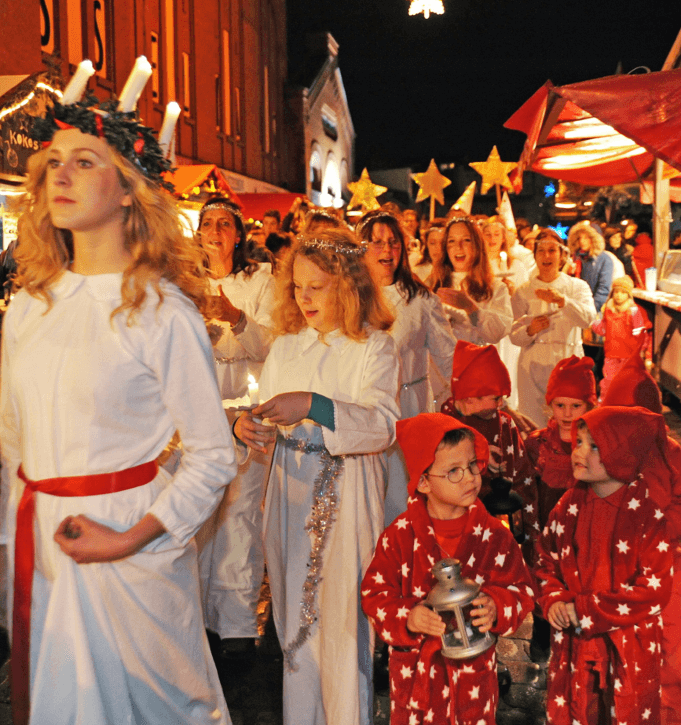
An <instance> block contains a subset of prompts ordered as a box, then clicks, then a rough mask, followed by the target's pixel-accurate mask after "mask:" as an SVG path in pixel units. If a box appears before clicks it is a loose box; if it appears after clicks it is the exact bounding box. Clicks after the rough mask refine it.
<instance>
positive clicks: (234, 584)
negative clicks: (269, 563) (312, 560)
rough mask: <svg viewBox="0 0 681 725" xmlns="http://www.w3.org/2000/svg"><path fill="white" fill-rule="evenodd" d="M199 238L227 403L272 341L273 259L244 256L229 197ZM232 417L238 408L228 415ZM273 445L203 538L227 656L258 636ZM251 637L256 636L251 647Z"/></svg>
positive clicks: (217, 203)
mask: <svg viewBox="0 0 681 725" xmlns="http://www.w3.org/2000/svg"><path fill="white" fill-rule="evenodd" d="M198 235H199V239H200V242H201V245H202V247H203V248H204V250H205V251H206V253H207V255H208V260H209V265H210V286H211V293H212V297H211V303H212V304H211V308H212V309H211V315H212V318H211V320H210V323H209V330H210V332H211V337H212V339H213V354H214V357H215V370H216V373H217V377H218V385H219V386H220V394H221V396H222V399H223V400H234V399H237V398H242V397H244V396H245V395H246V394H247V393H248V384H249V381H248V379H249V375H251V376H253V378H254V380H256V381H257V378H258V376H259V374H260V369H261V368H262V364H263V363H264V362H265V358H266V357H267V354H268V352H269V350H270V346H271V344H272V308H273V305H274V279H273V277H272V274H271V272H270V265H269V264H255V263H253V262H251V261H249V260H248V259H247V257H246V252H245V242H246V230H245V226H244V221H243V219H242V217H241V213H240V212H239V209H238V207H237V206H236V205H234V204H233V203H232V202H230V201H229V200H228V199H224V198H222V197H214V198H213V199H210V200H209V201H208V202H206V204H205V205H204V206H203V208H202V210H201V214H200V216H199V226H198ZM228 418H229V419H230V422H231V423H233V422H234V417H233V413H231V412H228ZM271 454H272V450H271V448H270V450H269V451H268V452H267V453H254V454H253V455H252V456H250V457H249V458H248V459H247V460H246V461H244V462H243V463H242V464H241V465H240V466H239V472H238V474H237V476H236V478H235V479H234V480H233V481H232V483H231V484H230V486H229V488H228V489H227V491H226V492H225V497H224V499H223V500H222V503H221V504H220V506H219V507H218V509H217V511H216V512H215V513H214V514H213V516H212V517H211V518H210V519H209V520H208V521H207V522H206V524H205V525H204V526H203V528H202V529H201V531H200V532H199V536H198V537H197V543H198V545H199V552H200V554H199V568H200V572H201V589H202V594H203V602H204V616H205V619H206V627H207V629H209V630H211V631H213V632H215V633H217V634H218V635H219V637H220V639H221V640H227V641H225V642H223V648H222V650H223V651H224V653H225V654H229V652H230V651H236V652H241V651H247V650H248V645H249V642H248V640H249V639H250V640H253V639H254V638H255V637H257V636H258V626H257V604H258V598H259V596H260V586H261V584H262V578H263V573H264V565H265V560H264V551H263V545H262V501H263V498H264V495H265V482H266V480H267V473H268V471H269V466H270V459H271ZM253 644H254V642H253V641H251V642H250V645H251V649H252V647H253Z"/></svg>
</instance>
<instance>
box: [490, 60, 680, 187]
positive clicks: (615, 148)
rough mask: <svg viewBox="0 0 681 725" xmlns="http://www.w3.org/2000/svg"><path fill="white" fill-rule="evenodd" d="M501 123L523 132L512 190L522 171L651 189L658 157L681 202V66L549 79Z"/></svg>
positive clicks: (586, 183) (606, 184) (518, 181)
mask: <svg viewBox="0 0 681 725" xmlns="http://www.w3.org/2000/svg"><path fill="white" fill-rule="evenodd" d="M504 126H505V127H506V128H510V129H514V130H516V131H522V132H523V133H525V134H526V135H527V141H526V142H525V147H524V149H523V153H522V155H521V157H520V162H519V164H518V167H517V168H516V169H515V170H514V171H513V172H512V174H511V180H512V181H513V184H514V188H515V190H516V192H519V191H520V190H521V189H522V174H523V171H526V170H531V171H536V172H538V173H540V174H543V175H545V176H550V177H553V178H555V179H562V180H564V181H572V182H575V183H578V184H583V185H587V186H614V185H617V184H627V183H642V184H643V185H644V187H647V188H646V191H647V192H648V191H649V190H650V188H651V184H652V178H653V167H654V160H655V157H657V158H660V159H662V160H663V161H664V162H665V163H666V164H667V166H665V176H666V177H667V178H669V179H671V182H670V187H671V188H670V195H671V199H672V201H681V69H680V70H667V71H660V72H658V73H647V74H645V75H618V76H609V77H607V78H597V79H595V80H591V81H584V82H582V83H573V84H572V85H567V86H560V87H557V86H554V85H553V84H552V83H551V82H550V81H547V82H546V83H545V84H544V85H543V86H542V87H541V88H540V89H539V90H538V91H537V92H536V93H535V94H534V95H533V96H532V97H531V98H529V99H528V100H527V101H526V102H525V103H524V104H523V105H522V106H521V107H520V108H519V109H518V110H517V111H516V112H515V113H514V114H513V115H512V116H511V118H509V119H508V121H506V123H505V124H504ZM650 196H651V197H652V194H650Z"/></svg>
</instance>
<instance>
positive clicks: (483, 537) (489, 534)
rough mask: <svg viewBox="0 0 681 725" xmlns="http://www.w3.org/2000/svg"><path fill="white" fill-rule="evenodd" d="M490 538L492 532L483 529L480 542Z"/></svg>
mask: <svg viewBox="0 0 681 725" xmlns="http://www.w3.org/2000/svg"><path fill="white" fill-rule="evenodd" d="M491 536H492V532H491V531H490V530H489V529H485V531H484V532H483V534H482V540H483V541H487V539H489V538H490V537H491Z"/></svg>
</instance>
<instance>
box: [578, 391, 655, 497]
mask: <svg viewBox="0 0 681 725" xmlns="http://www.w3.org/2000/svg"><path fill="white" fill-rule="evenodd" d="M579 420H583V421H584V422H585V423H586V427H587V428H588V429H589V433H590V434H591V437H592V438H593V440H594V443H595V444H596V445H597V446H598V452H599V454H600V456H601V462H602V463H603V465H604V466H605V470H606V471H607V472H608V475H610V476H612V477H613V478H614V479H615V480H616V481H621V482H622V483H631V482H632V481H633V480H635V479H636V477H637V476H638V474H639V473H642V472H644V471H647V470H655V471H656V473H657V474H658V475H659V473H660V471H661V470H665V469H668V468H669V465H668V464H667V459H666V455H665V451H666V449H667V427H666V425H665V422H664V418H663V417H662V416H661V415H658V414H657V413H651V412H650V411H649V410H647V409H646V408H641V407H631V408H628V407H625V406H621V405H607V406H601V407H599V408H594V409H593V410H590V411H589V412H588V413H584V415H583V416H582V417H581V418H580V419H579ZM576 438H577V421H575V422H574V423H573V424H572V445H573V447H574V445H575V441H576ZM658 469H659V470H658Z"/></svg>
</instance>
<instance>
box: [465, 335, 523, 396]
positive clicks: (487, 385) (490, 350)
mask: <svg viewBox="0 0 681 725" xmlns="http://www.w3.org/2000/svg"><path fill="white" fill-rule="evenodd" d="M510 394H511V378H510V377H509V375H508V370H507V369H506V366H505V365H504V363H502V362H501V358H500V357H499V353H498V352H497V349H496V347H494V345H485V346H484V347H480V346H478V345H474V344H473V343H472V342H466V341H465V340H459V341H458V342H457V343H456V349H455V350H454V359H453V361H452V396H453V397H454V400H463V399H464V398H482V397H483V396H484V395H510Z"/></svg>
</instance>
